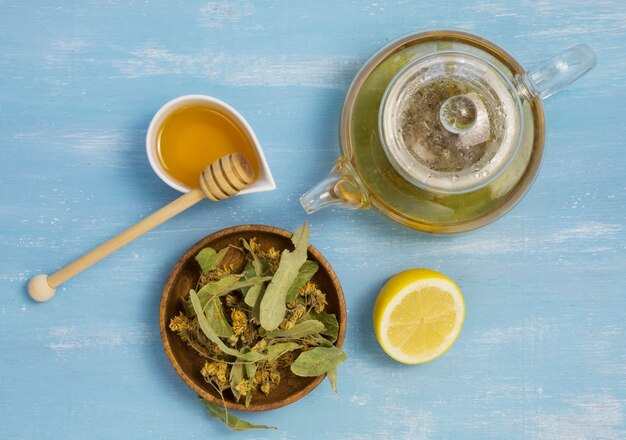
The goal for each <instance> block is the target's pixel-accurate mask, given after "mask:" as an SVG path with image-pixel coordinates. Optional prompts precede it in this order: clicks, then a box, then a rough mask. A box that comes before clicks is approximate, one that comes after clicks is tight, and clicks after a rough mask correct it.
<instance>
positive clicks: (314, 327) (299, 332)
mask: <svg viewBox="0 0 626 440" xmlns="http://www.w3.org/2000/svg"><path fill="white" fill-rule="evenodd" d="M323 330H324V324H322V323H321V322H320V321H317V320H315V319H309V320H306V321H302V322H300V323H298V324H296V325H295V326H293V327H292V328H290V329H276V330H272V331H271V332H268V333H267V336H269V337H270V338H278V337H283V338H303V337H305V336H309V335H316V334H318V333H321V332H322V331H323Z"/></svg>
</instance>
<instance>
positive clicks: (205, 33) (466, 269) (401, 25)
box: [0, 0, 626, 439]
mask: <svg viewBox="0 0 626 440" xmlns="http://www.w3.org/2000/svg"><path fill="white" fill-rule="evenodd" d="M54 3H55V2H44V1H39V2H37V1H31V2H24V1H0V79H1V80H0V148H1V150H0V151H1V159H0V182H1V183H2V194H1V195H0V210H1V214H2V215H1V217H0V246H1V249H2V253H1V255H0V263H1V264H0V286H1V291H2V295H1V296H0V350H1V352H2V356H1V357H0V414H1V415H0V437H2V438H18V439H31V438H32V439H35V438H37V439H39V438H58V439H84V438H102V439H109V438H127V439H141V438H146V439H175V438H198V439H200V438H202V439H204V438H221V437H230V436H231V434H230V433H229V432H227V431H226V430H225V429H224V428H223V427H222V426H220V424H219V423H217V422H216V421H215V420H210V419H209V418H208V417H207V415H206V414H205V412H204V410H203V408H201V406H200V405H199V404H198V403H197V402H196V399H195V397H194V394H193V393H192V392H191V391H190V390H189V389H188V388H187V387H186V386H185V385H184V384H183V382H182V381H181V380H180V379H179V378H178V377H177V376H176V374H175V373H174V371H173V370H172V368H171V367H170V365H169V364H168V361H167V359H166V357H165V355H164V353H163V351H162V348H161V342H160V338H159V335H158V302H159V298H160V292H161V288H162V285H163V283H164V281H165V279H166V277H167V275H168V273H169V270H170V268H171V267H172V265H173V264H174V262H175V261H176V259H177V258H178V257H179V256H180V255H181V254H182V252H183V251H184V250H185V249H186V248H187V247H189V246H190V245H191V244H193V243H194V242H196V241H197V240H199V239H200V238H202V237H204V236H205V235H207V234H209V233H211V232H214V231H216V230H218V229H221V228H224V227H227V226H231V225H235V224H242V223H264V224H270V225H275V226H279V227H284V228H288V229H293V228H294V227H296V226H297V225H299V224H300V223H302V222H303V221H304V220H305V219H306V218H307V217H306V215H305V214H304V212H303V211H302V209H301V208H300V206H299V204H298V202H297V199H298V197H299V195H300V194H301V193H302V192H304V191H305V190H306V189H308V188H309V187H310V186H311V185H312V184H313V183H314V182H316V181H317V180H319V179H320V178H322V177H323V176H324V175H325V174H326V172H327V171H328V169H329V168H330V166H331V164H332V163H333V161H334V159H335V157H336V155H337V152H338V142H337V135H336V133H337V125H338V119H339V112H340V107H341V103H342V100H343V97H344V94H345V92H346V90H347V87H348V85H349V82H350V80H351V78H352V77H353V75H354V74H355V73H356V71H357V70H358V68H359V66H360V65H361V64H362V63H363V62H364V61H365V60H366V59H367V57H368V56H370V55H371V54H372V53H373V52H375V51H376V50H377V49H378V48H379V47H380V46H382V45H384V44H385V43H387V42H388V41H390V40H392V39H394V38H396V37H398V36H400V35H403V34H406V33H409V32H415V31H420V30H426V29H434V28H456V29H460V30H466V31H470V32H473V33H477V34H480V35H482V36H484V37H486V38H488V39H491V40H493V41H494V42H496V43H498V44H500V45H502V46H503V47H505V48H507V49H508V50H509V51H510V52H511V53H512V54H513V55H514V56H516V57H517V58H518V59H519V60H520V61H521V62H522V63H524V64H531V63H532V62H533V61H538V60H541V59H543V58H546V57H548V56H551V55H553V54H555V53H557V52H558V51H559V50H561V49H564V48H566V47H568V46H572V45H574V44H577V43H580V42H587V43H589V44H591V45H592V46H593V47H594V48H595V49H596V50H597V53H598V66H597V68H596V69H595V70H594V71H593V72H591V73H590V74H589V75H588V76H587V77H585V78H584V79H582V80H580V82H578V83H576V84H575V85H573V86H572V87H571V88H570V89H568V90H567V91H564V92H562V93H560V94H558V95H556V96H554V97H553V98H551V99H550V100H549V101H548V102H546V106H545V107H546V114H547V124H548V142H547V150H546V155H545V157H544V163H543V169H542V170H541V173H540V175H539V178H538V179H537V181H536V183H535V186H534V187H533V189H532V190H531V192H530V193H529V194H528V196H527V197H526V198H525V199H524V201H523V202H522V203H521V204H520V205H519V206H517V207H516V208H515V209H514V210H513V211H512V212H511V213H510V214H508V215H507V216H506V217H505V218H503V219H501V220H499V221H498V222H496V223H494V224H492V225H490V226H488V227H486V228H483V229H481V230H478V231H475V232H472V233H468V234H465V235H458V236H452V237H430V236H425V235H421V234H418V233H415V232H412V231H409V230H407V229H404V228H402V227H400V226H396V225H394V224H392V223H390V222H388V221H386V220H384V219H383V218H381V217H379V216H377V215H376V214H374V213H373V212H349V211H341V210H334V211H324V212H320V213H319V214H316V215H314V216H312V217H310V218H308V220H309V221H310V222H311V229H312V237H311V240H312V243H313V244H314V245H315V246H317V247H318V248H319V249H320V250H321V251H322V252H323V253H324V254H325V256H326V257H327V258H328V260H329V261H330V263H331V264H332V265H333V266H334V268H335V270H336V271H337V274H338V276H339V277H340V280H341V282H342V284H343V286H344V289H345V293H346V300H347V304H348V310H349V327H348V333H347V338H346V345H345V348H346V351H347V352H348V354H349V356H350V360H349V361H348V362H347V363H346V364H344V365H343V366H342V367H341V368H340V378H339V389H340V392H339V395H334V394H333V393H332V391H331V390H330V387H329V386H328V384H327V383H323V384H322V385H321V386H320V387H319V388H317V389H316V390H315V391H314V392H313V393H311V394H310V395H309V396H307V398H306V399H304V400H302V401H300V402H298V403H296V404H294V405H292V406H290V407H288V408H284V409H281V410H277V411H274V412H270V413H264V414H253V415H250V416H249V418H250V419H251V420H252V421H254V422H257V423H266V424H276V425H278V426H279V427H280V430H279V431H277V432H254V433H249V434H232V438H284V439H288V438H289V439H294V438H348V439H370V438H385V439H398V438H421V439H435V438H437V439H447V438H476V439H487V438H498V439H500V438H528V439H534V438H540V439H623V438H626V290H625V288H624V287H625V284H626V283H625V280H626V275H625V273H626V225H625V218H626V185H625V183H624V179H625V174H624V170H625V169H626V152H625V151H626V150H625V147H626V144H625V139H626V128H625V127H626V125H625V124H624V103H625V102H626V73H625V72H626V58H625V55H624V54H625V53H626V4H625V3H624V2H622V1H618V0H615V1H602V0H594V1H590V0H581V1H572V2H563V1H556V0H548V1H538V2H535V1H522V2H516V1H504V2H497V1H491V0H477V1H463V2H426V1H385V0H377V1H376V2H357V1H315V2H290V1H278V0H272V1H264V2H252V1H247V2H237V1H212V2H207V1H204V2H193V1H187V2H172V1H145V2H144V1H134V2H133V1H131V2H120V1H108V2H105V1H80V2H78V1H64V2H56V4H54ZM188 93H203V94H209V95H213V96H216V97H218V98H220V99H223V100H225V101H227V102H228V103H230V104H231V105H233V106H234V107H236V108H237V109H238V110H239V111H240V112H241V113H242V114H243V115H244V116H245V117H246V118H247V119H248V120H249V122H250V123H251V125H252V126H253V127H254V129H255V130H256V132H257V135H258V137H259V139H260V141H261V143H262V144H263V146H264V149H265V152H266V155H267V158H268V162H269V164H270V166H271V168H272V171H273V174H274V177H275V179H276V182H277V184H278V189H277V190H276V191H274V192H271V193H261V194H256V195H251V196H242V197H238V198H235V199H232V200H228V201H226V202H223V203H220V204H214V205H211V204H209V203H206V204H202V205H200V206H197V207H194V208H193V209H191V210H190V211H189V212H186V213H184V214H183V215H181V216H179V217H178V218H175V219H174V220H172V221H171V222H169V223H167V224H166V225H163V226H162V227H160V228H158V229H157V230H155V231H153V232H151V233H149V234H147V235H146V236H144V237H142V238H141V239H140V240H138V241H137V242H135V243H133V244H131V245H129V246H128V247H126V248H125V249H123V250H122V251H120V252H118V253H117V254H114V255H113V256H112V257H110V258H108V259H107V260H105V261H103V262H102V263H100V264H98V265H97V266H95V267H93V268H92V269H90V270H88V271H87V272H85V273H83V274H81V275H80V276H79V277H77V278H76V279H74V280H72V281H71V282H68V283H67V285H66V286H64V287H62V288H61V289H59V292H58V293H57V296H56V297H55V298H54V299H53V300H52V301H51V302H49V303H46V304H36V303H34V302H32V301H31V300H30V299H29V297H28V296H27V294H26V291H25V286H26V282H27V280H28V279H29V278H30V277H31V276H32V275H34V274H36V273H40V272H47V273H51V272H53V271H54V270H56V269H58V268H59V267H61V266H62V265H64V264H66V263H68V262H70V261H71V260H72V259H74V258H75V257H77V256H79V255H80V254H81V253H83V252H84V251H85V250H87V249H89V248H90V247H93V246H95V245H97V244H99V243H101V242H102V241H103V240H105V239H106V238H108V237H110V236H112V235H114V234H116V233H117V232H119V231H120V230H122V229H123V228H125V227H126V226H128V225H130V224H132V223H134V222H135V221H136V220H138V219H139V218H141V217H143V216H146V215H147V214H149V213H151V212H152V211H153V210H155V209H157V208H158V207H160V206H162V205H164V204H165V203H166V202H168V201H170V200H172V199H173V198H175V197H176V196H177V195H178V194H177V193H176V192H175V191H173V190H171V189H170V188H168V187H167V186H166V185H165V184H163V183H162V182H161V181H160V180H159V179H158V178H157V177H156V176H155V175H154V174H153V173H152V171H151V169H150V167H149V165H148V162H147V160H146V157H145V152H144V144H143V142H144V136H145V131H146V127H147V125H148V122H149V120H150V118H151V116H152V115H153V113H154V112H155V111H156V110H157V109H158V108H159V106H160V105H162V104H163V103H164V102H166V101H167V100H169V99H171V98H173V97H175V96H178V95H183V94H188ZM419 266H426V267H432V268H435V269H439V270H441V271H443V272H444V273H446V274H448V275H449V276H451V277H452V278H454V279H455V280H457V281H458V283H459V284H460V286H461V288H462V289H463V292H464V294H465V297H466V302H467V319H466V322H465V327H464V329H463V331H462V333H461V336H460V338H459V340H458V341H457V343H456V344H455V346H454V347H453V348H452V350H451V351H450V352H448V353H447V354H446V355H445V356H443V357H442V358H440V359H438V360H437V361H435V362H433V363H431V364H427V365H422V366H404V365H399V364H397V363H395V362H394V361H392V360H390V359H389V358H387V357H386V355H385V354H384V353H383V352H382V350H381V349H380V348H379V347H378V345H377V344H376V341H375V339H374V336H373V333H372V325H371V311H372V305H373V301H374V298H375V295H376V293H377V291H378V289H379V288H380V286H381V285H382V283H383V282H384V281H385V280H386V279H387V278H388V277H389V276H390V275H392V274H393V273H395V272H398V271H400V270H402V269H405V268H409V267H419Z"/></svg>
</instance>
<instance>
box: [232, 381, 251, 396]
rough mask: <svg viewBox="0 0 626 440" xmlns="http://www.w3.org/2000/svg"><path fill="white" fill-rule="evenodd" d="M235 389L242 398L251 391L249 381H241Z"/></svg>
mask: <svg viewBox="0 0 626 440" xmlns="http://www.w3.org/2000/svg"><path fill="white" fill-rule="evenodd" d="M235 389H236V390H237V391H239V393H240V394H241V395H242V396H246V395H247V394H248V393H249V392H250V389H251V387H250V384H249V383H248V379H241V380H240V381H239V383H238V384H237V385H235Z"/></svg>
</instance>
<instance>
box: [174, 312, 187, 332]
mask: <svg viewBox="0 0 626 440" xmlns="http://www.w3.org/2000/svg"><path fill="white" fill-rule="evenodd" d="M190 328H191V326H190V324H189V318H187V315H185V314H183V313H182V312H180V313H179V314H178V316H175V317H173V318H172V319H171V320H170V330H172V331H173V332H180V331H183V330H189V329H190Z"/></svg>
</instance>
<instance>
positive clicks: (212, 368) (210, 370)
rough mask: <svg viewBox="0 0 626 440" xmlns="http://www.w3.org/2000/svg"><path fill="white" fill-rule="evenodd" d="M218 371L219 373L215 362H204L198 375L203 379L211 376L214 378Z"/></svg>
mask: <svg viewBox="0 0 626 440" xmlns="http://www.w3.org/2000/svg"><path fill="white" fill-rule="evenodd" d="M218 371H219V367H218V366H217V362H209V361H206V362H204V366H203V367H202V370H201V371H200V373H201V374H202V375H203V376H204V377H211V376H215V375H216V374H217V372H218Z"/></svg>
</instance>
